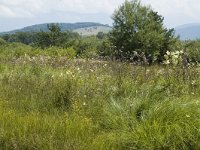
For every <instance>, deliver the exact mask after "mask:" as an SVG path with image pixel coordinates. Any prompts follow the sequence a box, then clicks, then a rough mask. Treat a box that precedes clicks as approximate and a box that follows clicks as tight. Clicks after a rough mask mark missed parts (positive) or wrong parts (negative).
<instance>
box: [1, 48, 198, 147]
mask: <svg viewBox="0 0 200 150" xmlns="http://www.w3.org/2000/svg"><path fill="white" fill-rule="evenodd" d="M2 53H3V54H5V52H2ZM15 53H16V51H15ZM15 53H14V54H13V55H15ZM26 53H27V55H20V57H16V58H12V57H11V56H8V55H7V54H5V56H8V57H3V56H2V57H1V58H2V59H1V62H2V63H1V65H0V85H1V86H0V122H1V124H0V149H17V150H18V149H76V150H77V149H78V150H79V149H80V150H82V149H83V150H90V149H91V150H94V149H97V150H99V149H102V150H106V149H108V150H110V149H119V150H123V149H125V150H126V149H137V150H138V149H141V150H153V149H166V150H168V149H169V150H176V149H182V150H187V149H194V150H198V149H200V78H199V73H200V69H199V68H198V67H192V68H189V69H188V70H187V72H186V73H184V70H183V69H182V68H180V67H176V68H171V67H166V66H151V67H147V68H144V67H142V66H134V65H131V64H122V63H118V62H102V61H93V60H88V61H86V60H78V59H75V60H67V59H65V58H64V57H60V56H59V55H55V56H54V57H52V56H51V55H49V56H48V57H47V56H44V55H42V54H37V55H36V54H34V53H37V52H34V51H31V52H30V50H27V52H26ZM30 53H31V54H32V55H28V54H30ZM47 54H48V53H47ZM3 58H4V59H3Z"/></svg>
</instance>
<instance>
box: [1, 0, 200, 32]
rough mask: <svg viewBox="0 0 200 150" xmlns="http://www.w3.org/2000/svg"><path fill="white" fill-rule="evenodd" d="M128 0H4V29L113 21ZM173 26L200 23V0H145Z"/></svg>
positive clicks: (2, 13)
mask: <svg viewBox="0 0 200 150" xmlns="http://www.w3.org/2000/svg"><path fill="white" fill-rule="evenodd" d="M123 2H124V0H0V32H2V31H9V30H13V29H18V28H22V27H25V26H29V25H33V24H40V23H51V22H66V23H69V22H70V23H74V22H99V23H103V24H109V25H112V19H111V16H112V13H113V12H114V10H115V9H116V8H118V7H119V6H120V4H122V3H123ZM141 2H142V4H144V5H150V6H151V8H152V9H153V10H155V11H157V12H159V14H160V15H162V16H163V17H164V18H165V20H164V23H165V26H166V27H168V28H173V27H176V26H179V25H182V24H187V23H200V15H199V14H200V0H141Z"/></svg>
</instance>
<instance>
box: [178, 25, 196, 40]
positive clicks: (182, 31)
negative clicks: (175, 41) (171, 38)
mask: <svg viewBox="0 0 200 150" xmlns="http://www.w3.org/2000/svg"><path fill="white" fill-rule="evenodd" d="M175 31H176V35H179V36H180V39H181V40H195V39H199V38H200V23H196V24H185V25H182V26H178V27H176V28H175Z"/></svg>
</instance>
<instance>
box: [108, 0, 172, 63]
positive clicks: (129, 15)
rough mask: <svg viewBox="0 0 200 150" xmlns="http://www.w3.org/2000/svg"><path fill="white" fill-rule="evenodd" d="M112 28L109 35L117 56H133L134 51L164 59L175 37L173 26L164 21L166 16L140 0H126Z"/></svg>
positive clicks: (117, 13)
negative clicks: (166, 26) (170, 26)
mask: <svg viewBox="0 0 200 150" xmlns="http://www.w3.org/2000/svg"><path fill="white" fill-rule="evenodd" d="M113 20H114V23H113V30H112V31H111V33H110V35H109V40H110V41H111V43H112V45H113V46H114V47H115V48H114V55H115V57H116V58H118V59H125V60H130V59H132V58H133V57H134V54H135V52H137V53H144V54H145V55H146V56H147V57H149V59H150V60H154V59H157V60H159V61H162V59H163V56H164V54H165V53H166V51H167V50H169V49H170V45H172V44H173V43H174V41H175V38H174V31H173V29H170V30H168V29H167V28H165V27H164V25H163V20H164V18H163V17H162V16H160V15H158V13H157V12H155V11H153V10H152V9H151V8H150V7H147V6H143V5H141V3H140V1H139V0H133V1H128V0H126V1H125V2H124V3H123V4H122V5H121V6H120V7H119V9H117V10H116V11H115V12H114V14H113Z"/></svg>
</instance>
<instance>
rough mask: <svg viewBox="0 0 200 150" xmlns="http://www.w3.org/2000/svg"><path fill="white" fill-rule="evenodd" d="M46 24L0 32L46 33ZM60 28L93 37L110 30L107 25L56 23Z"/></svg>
mask: <svg viewBox="0 0 200 150" xmlns="http://www.w3.org/2000/svg"><path fill="white" fill-rule="evenodd" d="M47 25H48V23H45V24H37V25H32V26H28V27H24V28H22V29H18V30H13V31H9V32H2V33H0V34H1V35H2V34H13V33H16V32H39V31H41V30H42V31H48V28H47ZM58 25H59V26H60V28H61V31H62V32H64V31H67V30H68V31H74V32H78V33H79V34H81V35H95V34H97V33H98V32H104V33H107V32H109V31H110V30H111V27H110V26H109V25H104V24H100V23H94V22H79V23H58Z"/></svg>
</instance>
